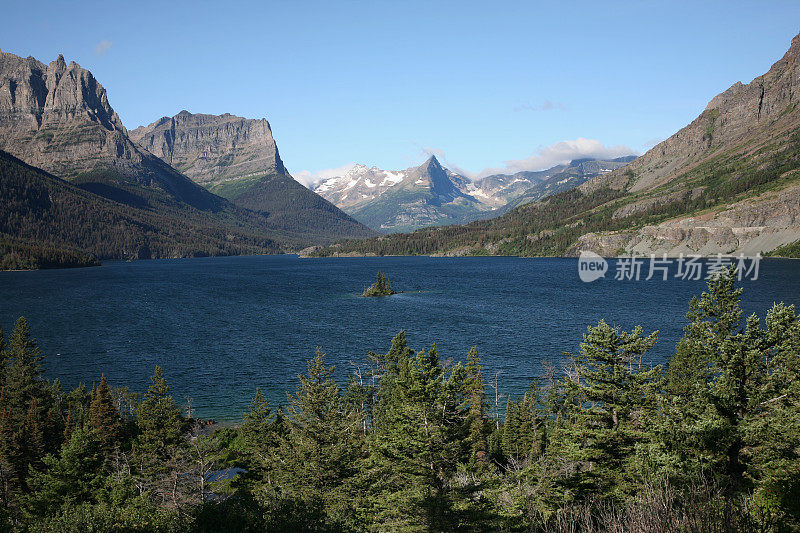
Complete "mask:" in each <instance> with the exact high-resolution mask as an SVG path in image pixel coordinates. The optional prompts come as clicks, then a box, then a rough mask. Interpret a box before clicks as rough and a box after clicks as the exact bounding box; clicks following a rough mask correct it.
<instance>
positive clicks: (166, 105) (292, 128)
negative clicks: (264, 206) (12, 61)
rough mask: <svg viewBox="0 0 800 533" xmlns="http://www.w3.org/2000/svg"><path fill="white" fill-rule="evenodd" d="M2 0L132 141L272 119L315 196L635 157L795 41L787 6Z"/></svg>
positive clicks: (797, 5)
mask: <svg viewBox="0 0 800 533" xmlns="http://www.w3.org/2000/svg"><path fill="white" fill-rule="evenodd" d="M0 4H1V5H0V13H2V17H3V19H4V20H3V24H2V26H3V32H2V33H1V34H0V49H2V50H3V51H4V52H11V53H14V54H17V55H20V56H29V55H31V56H34V57H36V58H37V59H39V60H40V61H43V62H45V63H47V62H50V61H52V60H54V59H55V58H56V57H57V56H58V54H59V53H62V54H64V57H65V58H66V60H67V61H68V62H69V61H76V62H77V63H79V64H80V65H81V66H82V67H84V68H87V69H89V70H91V71H92V73H93V74H94V75H95V77H96V78H97V79H98V81H99V82H100V83H101V84H102V85H103V86H104V87H105V88H106V90H107V91H108V97H109V101H110V103H111V105H112V107H113V108H114V109H115V110H116V111H117V113H118V114H119V116H120V118H121V119H122V121H123V123H124V124H125V126H126V127H127V128H128V129H133V128H135V127H137V126H140V125H145V124H149V123H151V122H153V121H154V120H156V119H158V118H160V117H162V116H171V115H175V114H177V113H178V112H179V111H181V110H183V109H186V110H188V111H191V112H193V113H211V114H222V113H232V114H235V115H240V116H244V117H248V118H262V117H265V118H267V119H268V120H269V122H270V125H271V126H272V130H273V134H274V136H275V139H276V141H277V144H278V149H279V151H280V154H281V157H282V159H283V161H284V163H285V165H286V167H287V168H288V169H289V171H290V172H291V173H292V174H293V175H294V176H295V177H296V178H298V179H299V180H301V181H304V182H306V183H308V182H310V181H313V180H316V179H319V178H321V177H325V176H330V175H335V174H337V173H340V172H341V171H342V169H346V168H347V167H348V166H350V165H352V164H353V163H362V164H366V165H368V166H372V165H375V166H377V167H379V168H382V169H391V170H396V169H404V168H407V167H410V166H414V165H418V164H420V163H421V162H423V161H424V160H425V159H426V157H427V156H429V155H430V154H436V155H437V157H439V159H440V160H441V161H442V162H443V163H444V164H446V165H448V166H450V167H451V168H453V169H454V170H458V171H461V172H463V173H465V174H467V175H469V176H470V177H479V176H482V175H486V174H488V173H492V172H497V171H504V172H506V171H507V172H510V171H517V170H537V169H541V168H547V167H549V166H552V165H554V164H558V163H561V162H563V161H565V160H568V159H572V158H576V157H582V156H599V157H611V156H619V155H625V154H629V153H636V154H641V153H643V152H645V151H646V150H647V149H649V148H650V147H652V146H653V145H655V144H657V143H658V142H659V141H661V140H663V139H665V138H667V137H669V136H670V135H672V134H673V133H675V132H676V131H677V130H679V129H680V128H681V127H683V126H685V125H686V124H688V123H689V122H691V121H692V120H693V119H694V118H695V117H696V116H697V115H698V114H700V113H701V112H702V111H703V109H704V108H705V106H706V104H707V103H708V101H709V100H710V99H711V98H712V97H713V96H715V95H716V94H718V93H720V92H722V91H724V90H725V89H727V88H728V87H729V86H731V85H732V84H733V83H735V82H736V81H742V82H744V83H747V82H749V81H751V80H752V79H753V78H755V77H757V76H759V75H761V74H763V73H764V72H766V71H767V70H768V69H769V67H770V66H771V65H772V64H773V63H774V62H775V61H777V60H778V59H779V58H780V57H781V56H783V54H784V53H785V52H786V50H787V49H788V47H789V43H790V41H791V39H792V37H794V36H795V35H796V34H797V33H798V31H800V2H796V1H791V2H790V1H786V2H783V1H777V0H776V1H769V0H764V1H735V0H728V1H724V2H723V1H720V2H717V1H708V2H698V1H696V0H695V1H693V2H681V1H671V2H655V1H653V2H651V1H637V2H597V1H596V0H595V1H590V2H578V1H575V2H569V1H560V2H533V1H526V2H502V1H495V2H486V1H481V2H471V1H462V2H436V1H427V2H415V1H403V2H383V1H372V2H331V1H327V2H303V1H297V0H295V1H277V2H269V1H263V0H262V1H255V2H236V1H233V0H230V1H226V2H208V3H205V2H186V3H184V2H178V1H171V2H164V1H161V2H147V1H140V2H135V3H132V2H122V1H119V0H106V1H104V2H97V3H93V2H89V1H86V2H80V3H77V2H66V1H64V2H57V1H49V2H37V1H24V2H21V1H18V0H0Z"/></svg>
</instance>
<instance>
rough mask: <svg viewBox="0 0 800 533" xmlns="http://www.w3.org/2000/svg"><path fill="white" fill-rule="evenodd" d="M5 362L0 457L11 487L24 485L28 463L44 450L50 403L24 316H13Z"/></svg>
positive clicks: (37, 351) (37, 462) (33, 460)
mask: <svg viewBox="0 0 800 533" xmlns="http://www.w3.org/2000/svg"><path fill="white" fill-rule="evenodd" d="M7 355H8V358H9V360H8V365H7V369H6V382H5V387H4V388H3V397H2V405H1V406H0V410H3V411H5V412H4V413H3V418H4V422H3V428H2V432H3V434H2V435H0V440H2V442H3V444H2V445H0V454H2V457H0V461H2V462H3V463H4V464H6V465H7V468H8V469H9V480H10V483H11V486H12V487H16V488H18V489H21V490H25V489H26V484H25V478H26V475H27V471H28V465H38V464H39V463H40V461H41V459H42V457H43V455H44V452H45V439H44V435H45V432H47V431H48V429H50V428H48V424H47V422H48V417H47V414H48V411H49V408H50V405H52V402H51V398H50V396H49V389H48V385H47V383H46V382H45V381H44V380H43V379H42V360H43V357H42V355H41V351H40V350H39V348H38V347H37V346H36V341H35V340H33V339H32V338H31V336H30V328H29V327H28V323H27V321H26V320H25V318H24V317H20V319H19V320H17V324H16V326H15V328H14V331H13V332H12V334H11V337H10V338H9V342H8V351H7Z"/></svg>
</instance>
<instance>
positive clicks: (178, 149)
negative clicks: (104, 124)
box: [131, 110, 288, 187]
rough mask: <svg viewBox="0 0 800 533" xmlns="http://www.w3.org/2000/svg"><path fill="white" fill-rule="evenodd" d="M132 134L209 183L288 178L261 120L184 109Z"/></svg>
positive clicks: (137, 139)
mask: <svg viewBox="0 0 800 533" xmlns="http://www.w3.org/2000/svg"><path fill="white" fill-rule="evenodd" d="M131 137H132V138H133V139H134V141H136V142H137V143H139V144H140V145H142V146H143V147H145V148H146V149H147V150H149V151H150V152H152V153H153V154H155V155H156V156H158V157H160V158H161V159H163V160H164V161H166V162H167V163H169V164H170V165H173V166H175V167H176V168H178V169H179V170H181V171H182V172H183V173H184V174H186V175H187V176H189V177H190V178H192V179H193V180H195V181H196V182H198V183H200V184H201V185H204V186H206V187H211V186H214V185H219V184H221V183H223V182H226V181H231V180H235V179H239V178H244V177H249V176H255V175H259V174H273V175H281V176H288V172H287V171H286V168H285V167H284V165H283V161H281V158H280V155H279V154H278V147H277V145H276V143H275V139H274V138H273V136H272V129H271V128H270V125H269V122H267V120H266V119H263V118H262V119H247V118H242V117H237V116H235V115H231V114H229V113H225V114H224V115H206V114H200V113H190V112H189V111H186V110H183V111H181V112H180V113H178V114H177V115H175V116H173V117H163V118H161V119H159V120H157V121H155V122H153V123H152V124H150V125H149V126H142V127H139V128H136V129H135V130H133V131H131Z"/></svg>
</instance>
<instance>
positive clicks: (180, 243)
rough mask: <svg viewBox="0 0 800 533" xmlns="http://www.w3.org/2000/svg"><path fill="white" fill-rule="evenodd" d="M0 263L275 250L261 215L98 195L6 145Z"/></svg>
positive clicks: (36, 264) (0, 158)
mask: <svg viewBox="0 0 800 533" xmlns="http://www.w3.org/2000/svg"><path fill="white" fill-rule="evenodd" d="M0 198H2V199H3V201H2V202H0V269H3V270H5V269H8V268H41V267H48V266H83V265H90V264H94V263H95V262H96V259H95V258H100V259H141V258H151V257H191V256H206V255H234V254H237V255H238V254H253V253H277V252H280V251H281V249H282V246H281V245H280V244H279V243H277V242H275V241H273V240H271V239H268V238H265V237H264V236H263V233H264V229H263V227H261V226H259V223H260V222H259V221H260V220H263V219H262V217H258V216H256V215H255V214H251V215H250V219H249V220H248V219H247V218H246V217H244V216H242V214H241V213H236V212H227V213H208V212H205V211H202V210H199V209H196V208H193V207H186V206H185V205H183V204H175V205H174V206H173V207H172V208H171V209H160V210H153V209H151V208H148V207H137V206H131V205H126V204H123V203H120V202H117V201H114V200H111V199H108V198H105V197H103V196H100V195H97V194H94V193H92V192H90V191H87V190H85V189H83V188H80V187H78V186H76V185H73V184H72V183H70V182H67V181H65V180H62V179H60V178H57V177H55V176H53V175H52V174H49V173H47V172H45V171H43V170H41V169H38V168H36V167H33V166H31V165H28V164H26V163H24V162H22V161H21V160H19V159H17V158H16V157H14V156H12V155H10V154H8V153H6V152H3V151H0Z"/></svg>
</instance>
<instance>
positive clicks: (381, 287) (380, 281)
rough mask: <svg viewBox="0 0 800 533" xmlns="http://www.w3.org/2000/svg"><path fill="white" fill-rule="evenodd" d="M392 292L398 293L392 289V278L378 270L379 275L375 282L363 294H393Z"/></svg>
mask: <svg viewBox="0 0 800 533" xmlns="http://www.w3.org/2000/svg"><path fill="white" fill-rule="evenodd" d="M392 294H397V292H396V291H395V290H393V289H392V282H391V280H390V279H389V278H387V277H386V276H385V275H384V274H383V272H381V271H380V270H378V277H377V279H376V280H375V283H373V284H372V285H370V286H369V287H367V288H366V289H364V292H362V293H361V296H370V297H371V296H391V295H392Z"/></svg>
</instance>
